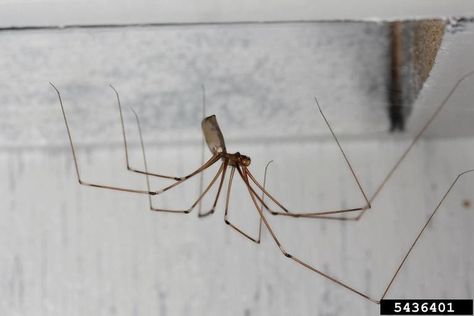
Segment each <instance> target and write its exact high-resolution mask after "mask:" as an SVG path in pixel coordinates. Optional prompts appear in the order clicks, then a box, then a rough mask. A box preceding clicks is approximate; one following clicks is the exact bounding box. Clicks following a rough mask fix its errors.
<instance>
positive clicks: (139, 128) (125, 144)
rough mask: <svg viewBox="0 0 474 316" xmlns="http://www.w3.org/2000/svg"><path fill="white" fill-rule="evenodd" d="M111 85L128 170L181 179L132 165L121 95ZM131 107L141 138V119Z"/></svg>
mask: <svg viewBox="0 0 474 316" xmlns="http://www.w3.org/2000/svg"><path fill="white" fill-rule="evenodd" d="M109 86H110V88H111V89H112V90H114V92H115V96H116V98H117V105H118V109H119V113H120V124H121V127H122V138H123V144H124V147H125V162H126V164H127V170H128V171H132V172H136V173H140V174H147V175H149V176H153V177H158V178H164V179H171V180H176V181H178V180H180V179H181V178H180V177H174V176H167V175H161V174H157V173H153V172H147V171H143V170H139V169H137V168H134V167H131V166H130V161H129V157H128V154H129V151H128V142H127V135H126V133H125V123H124V120H123V113H122V104H121V102H120V96H119V93H118V91H117V90H116V89H115V88H114V86H112V85H109ZM130 109H131V110H132V112H133V114H134V115H135V119H136V121H137V125H138V130H139V133H140V138H141V134H142V131H141V126H140V120H139V118H138V115H137V113H136V112H135V111H134V110H133V109H132V108H130ZM203 163H204V162H203Z"/></svg>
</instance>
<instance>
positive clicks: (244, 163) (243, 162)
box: [239, 155, 252, 167]
mask: <svg viewBox="0 0 474 316" xmlns="http://www.w3.org/2000/svg"><path fill="white" fill-rule="evenodd" d="M251 162H252V160H251V159H250V157H249V156H245V155H239V164H241V165H242V166H244V167H248V166H250V163H251Z"/></svg>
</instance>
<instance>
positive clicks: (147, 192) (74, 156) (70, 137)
mask: <svg viewBox="0 0 474 316" xmlns="http://www.w3.org/2000/svg"><path fill="white" fill-rule="evenodd" d="M49 84H50V85H51V86H52V87H53V89H54V90H55V91H56V93H57V95H58V99H59V105H60V106H61V112H62V114H63V118H64V124H65V125H66V131H67V134H68V138H69V144H70V147H71V152H72V157H73V160H74V167H75V170H76V175H77V180H78V182H79V184H80V185H84V186H90V187H95V188H101V189H108V190H115V191H124V192H131V193H141V194H149V195H155V194H156V192H154V191H150V190H140V189H131V188H123V187H117V186H112V185H105V184H97V183H92V182H87V181H84V180H83V179H82V178H81V174H80V171H79V163H78V159H77V156H76V149H75V147H74V142H73V141H72V136H71V130H70V128H69V123H68V120H67V117H66V112H65V110H64V105H63V101H62V98H61V93H60V92H59V90H58V89H57V88H56V86H55V85H54V84H52V83H51V82H50V83H49Z"/></svg>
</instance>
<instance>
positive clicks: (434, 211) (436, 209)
mask: <svg viewBox="0 0 474 316" xmlns="http://www.w3.org/2000/svg"><path fill="white" fill-rule="evenodd" d="M471 172H474V169H471V170H466V171H464V172H461V173H460V174H458V175H457V177H456V178H455V179H454V181H453V182H452V183H451V185H450V186H449V187H448V190H447V191H446V193H445V194H444V195H443V197H442V198H441V200H440V201H439V202H438V204H437V205H436V207H435V209H434V210H433V212H432V213H431V215H430V217H429V218H428V219H427V221H426V223H425V225H423V227H422V228H421V230H420V232H419V233H418V235H417V236H416V238H415V240H414V241H413V243H412V244H411V246H410V248H409V249H408V251H407V253H406V254H405V256H404V257H403V259H402V261H401V262H400V264H399V266H398V267H397V269H396V270H395V272H394V274H393V276H392V278H391V279H390V282H389V283H388V285H387V287H386V288H385V291H384V292H383V294H382V297H381V298H380V299H381V300H382V299H384V298H385V296H386V295H387V292H388V290H389V289H390V287H391V286H392V284H393V282H394V281H395V278H396V277H397V275H398V273H399V272H400V270H401V269H402V267H403V265H404V264H405V262H406V260H407V259H408V256H409V255H410V253H411V252H412V250H413V248H414V247H415V245H416V243H417V242H418V240H419V239H420V237H421V235H422V234H423V232H424V231H425V229H426V227H428V225H429V224H430V222H431V220H432V219H433V217H434V216H435V214H436V212H438V210H439V208H440V207H441V205H442V204H443V202H444V201H445V200H446V198H447V196H448V195H449V193H450V192H451V191H452V190H453V188H454V186H455V185H456V183H457V182H458V181H459V179H461V178H462V177H463V176H464V175H466V174H468V173H471Z"/></svg>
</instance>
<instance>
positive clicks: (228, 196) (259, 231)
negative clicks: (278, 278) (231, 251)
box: [224, 166, 262, 244]
mask: <svg viewBox="0 0 474 316" xmlns="http://www.w3.org/2000/svg"><path fill="white" fill-rule="evenodd" d="M236 168H237V170H239V167H234V166H232V169H231V171H230V176H229V184H228V186H227V196H226V201H225V212H224V222H225V223H226V224H227V225H229V226H230V227H232V228H233V229H235V230H236V231H237V232H239V233H240V234H242V235H243V236H245V237H247V238H248V239H249V240H251V241H253V242H254V243H257V244H259V243H260V237H261V236H262V218H260V225H259V229H258V236H257V237H256V238H255V237H252V236H250V235H249V234H247V233H246V232H244V231H243V230H242V229H240V228H239V227H237V226H236V225H234V224H232V223H231V222H230V220H229V201H230V192H231V190H232V182H233V180H234V174H235V169H236ZM239 173H240V170H239Z"/></svg>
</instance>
